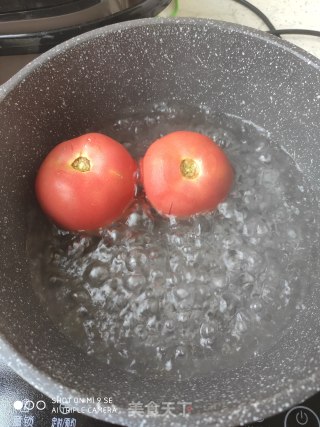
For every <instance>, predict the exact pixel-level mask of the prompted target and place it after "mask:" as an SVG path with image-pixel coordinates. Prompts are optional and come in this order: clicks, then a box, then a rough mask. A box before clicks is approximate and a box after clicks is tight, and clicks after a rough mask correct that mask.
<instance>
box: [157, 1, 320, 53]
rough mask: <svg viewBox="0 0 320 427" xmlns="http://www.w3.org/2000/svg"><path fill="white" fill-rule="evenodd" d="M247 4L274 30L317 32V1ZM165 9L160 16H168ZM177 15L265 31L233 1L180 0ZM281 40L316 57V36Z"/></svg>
mask: <svg viewBox="0 0 320 427" xmlns="http://www.w3.org/2000/svg"><path fill="white" fill-rule="evenodd" d="M250 2H251V3H252V4H253V5H254V6H256V7H258V8H259V9H260V10H261V11H262V12H263V13H264V14H265V15H267V17H268V18H269V19H270V21H271V22H272V23H273V25H274V26H275V27H276V29H283V28H303V29H308V30H318V31H319V30H320V0H268V1H266V0H250ZM169 8H170V7H169ZM169 8H168V10H166V11H164V12H163V14H168V12H169ZM177 16H193V17H199V18H212V19H217V20H222V21H228V22H235V23H237V24H242V25H247V26H249V27H254V28H257V29H259V30H267V27H266V26H265V24H264V23H263V22H262V21H261V20H260V18H258V17H257V16H256V15H255V14H254V13H253V12H251V11H250V10H248V9H247V8H246V7H244V6H242V5H240V4H238V3H235V2H234V1H233V0H180V1H179V11H178V14H177ZM281 37H282V38H283V39H285V40H288V41H290V42H291V43H294V44H296V45H298V46H300V47H302V48H303V49H305V50H307V51H308V52H310V53H312V54H313V55H315V56H316V57H318V58H320V37H314V36H305V35H296V34H294V35H282V36H281Z"/></svg>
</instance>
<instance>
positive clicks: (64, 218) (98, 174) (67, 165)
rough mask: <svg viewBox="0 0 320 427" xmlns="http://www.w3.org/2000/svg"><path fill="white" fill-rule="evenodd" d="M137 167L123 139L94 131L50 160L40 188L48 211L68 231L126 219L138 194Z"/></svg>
mask: <svg viewBox="0 0 320 427" xmlns="http://www.w3.org/2000/svg"><path fill="white" fill-rule="evenodd" d="M136 170H137V165H136V162H135V161H134V159H133V158H132V157H131V155H130V154H129V153H128V151H127V150H126V149H125V148H124V147H123V146H122V145H121V144H120V143H118V142H117V141H115V140H113V139H111V138H109V137H108V136H105V135H102V134H99V133H88V134H86V135H82V136H79V137H78V138H74V139H70V140H69V141H65V142H62V143H61V144H58V145H57V146H56V147H54V148H53V150H52V151H50V153H49V154H48V155H47V157H46V158H45V159H44V161H43V163H42V165H41V166H40V169H39V171H38V175H37V178H36V183H35V188H36V194H37V197H38V200H39V203H40V205H41V207H42V209H43V210H44V212H45V213H46V214H47V215H48V216H49V217H51V218H52V219H53V220H54V221H55V222H56V223H57V224H59V225H60V226H62V227H63V228H66V229H68V230H95V229H97V228H99V227H103V226H105V225H108V224H110V223H112V222H113V221H115V220H117V219H118V218H120V217H121V216H122V215H123V213H124V212H125V210H126V209H127V207H128V206H129V205H130V204H131V202H132V201H133V199H134V197H135V192H136Z"/></svg>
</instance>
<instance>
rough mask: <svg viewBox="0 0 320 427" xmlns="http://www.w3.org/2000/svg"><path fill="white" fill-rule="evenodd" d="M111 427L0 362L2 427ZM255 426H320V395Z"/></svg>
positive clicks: (0, 417)
mask: <svg viewBox="0 0 320 427" xmlns="http://www.w3.org/2000/svg"><path fill="white" fill-rule="evenodd" d="M108 426H109V427H111V426H114V424H110V423H107V422H103V421H98V420H95V419H93V418H89V417H87V416H85V415H83V414H80V413H77V412H68V409H67V408H65V407H64V406H60V405H59V404H57V403H54V402H52V400H51V399H49V398H48V397H47V396H44V395H43V394H42V393H40V392H39V391H37V390H36V389H34V388H33V387H32V386H30V385H29V384H28V383H27V382H25V381H24V380H23V379H22V378H20V377H19V376H18V375H17V374H16V373H15V372H13V371H12V370H11V369H9V368H8V367H7V366H6V365H5V364H3V363H1V362H0V427H108ZM250 426H252V427H253V426H255V427H258V426H259V427H280V426H281V427H299V426H304V427H320V393H318V394H316V395H315V396H313V397H311V398H310V399H308V400H306V401H305V402H303V403H301V405H297V406H295V407H293V408H291V409H289V410H288V411H286V412H283V413H281V414H278V415H275V416H273V417H270V418H267V419H264V420H260V421H259V422H256V423H253V424H250ZM247 427H249V425H248V426H247Z"/></svg>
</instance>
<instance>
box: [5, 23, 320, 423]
mask: <svg viewBox="0 0 320 427" xmlns="http://www.w3.org/2000/svg"><path fill="white" fill-rule="evenodd" d="M319 68H320V64H319V61H317V60H316V59H315V58H313V57H312V56H310V55H307V54H306V53H304V52H303V51H302V50H300V49H298V48H295V47H293V46H292V45H290V44H289V43H285V42H282V41H280V40H278V39H277V38H275V37H272V36H269V35H266V34H263V33H261V32H258V31H253V30H251V29H248V28H245V27H241V26H236V25H232V24H227V23H221V22H214V21H206V20H191V19H190V20H189V19H183V20H161V19H150V20H141V21H136V22H131V23H128V22H126V23H122V24H116V25H113V26H110V27H106V28H103V29H100V30H96V31H93V32H91V33H87V34H84V35H82V36H80V37H77V38H75V39H72V40H71V41H69V42H66V43H64V44H63V45H60V46H58V47H56V48H54V49H53V50H51V51H49V52H47V53H46V54H44V55H43V56H42V57H40V58H38V59H37V60H36V61H34V62H33V63H32V64H31V65H29V66H27V67H26V68H24V70H23V71H22V72H20V73H19V74H18V75H17V76H16V77H14V78H13V79H11V80H10V81H9V82H8V83H7V84H6V85H5V86H4V87H3V88H2V89H1V92H0V97H2V98H3V99H2V101H1V104H0V141H1V144H0V150H1V153H0V159H1V160H0V161H1V168H0V183H1V184H0V197H1V203H0V210H1V212H0V221H1V237H2V238H1V246H0V257H1V271H0V277H1V280H0V294H1V297H0V310H1V333H2V337H3V338H2V342H1V352H2V354H3V355H4V357H5V358H6V360H7V361H8V362H9V364H11V365H12V367H13V368H14V369H15V370H16V371H17V372H18V373H20V374H21V375H22V376H23V377H24V378H26V379H27V380H28V381H29V382H30V383H31V384H33V385H35V386H36V387H38V388H40V389H41V390H42V391H44V392H45V393H47V394H49V395H50V396H52V397H55V396H57V395H58V394H61V393H64V395H66V396H80V395H81V396H84V397H90V396H112V397H113V402H114V403H115V405H116V406H117V407H118V413H117V414H112V415H110V414H109V415H108V414H105V415H104V414H102V413H100V414H98V415H96V416H99V417H100V418H102V419H108V420H111V421H113V422H117V423H123V424H125V425H140V423H141V421H142V420H141V419H140V418H138V419H135V418H132V417H128V405H129V403H130V402H131V401H138V400H139V401H141V402H144V403H147V402H150V401H152V400H153V401H155V402H168V401H169V402H178V401H187V402H192V406H193V413H192V415H191V416H190V418H189V419H186V418H179V417H176V418H171V419H168V420H165V419H163V418H162V417H156V418H152V419H151V418H150V419H149V420H148V422H147V425H150V426H152V425H160V424H163V425H166V426H169V425H190V426H195V425H206V424H211V425H214V426H222V425H224V426H226V425H233V424H239V423H240V422H248V421H251V420H253V419H254V418H255V419H258V418H261V417H264V416H266V415H270V414H272V413H274V412H276V411H280V410H281V409H283V408H285V407H287V406H288V405H290V404H292V403H295V402H298V401H300V400H302V399H303V398H305V397H307V396H308V395H310V394H312V393H313V392H314V391H316V390H317V389H318V388H319V384H320V381H319V380H320V379H319V377H320V375H319V373H318V367H319V366H320V363H319V362H320V360H319V359H320V357H319V354H320V314H319V308H318V307H319V306H320V287H319V286H318V283H319V277H318V276H317V275H316V272H314V274H313V275H312V279H311V280H312V283H311V284H310V285H311V289H312V291H311V293H310V295H308V296H307V297H306V300H305V301H304V304H305V306H306V310H303V311H301V312H300V314H299V316H298V317H296V318H295V320H294V321H293V323H292V325H291V326H290V327H289V328H288V330H287V331H286V334H285V335H284V336H283V338H282V339H281V340H280V342H277V343H275V346H274V347H273V348H272V349H270V350H269V351H268V352H266V353H265V354H264V356H263V357H259V358H253V359H250V360H247V361H246V363H244V364H243V366H241V367H239V368H236V369H233V370H230V371H226V372H219V373H216V372H212V373H211V374H210V375H207V376H206V377H202V378H194V379H190V380H186V381H181V382H174V381H170V380H168V381H162V380H155V379H152V378H143V377H140V378H139V377H136V376H134V375H133V374H129V373H127V372H121V371H117V370H116V369H114V368H110V367H108V366H107V365H105V364H104V363H103V362H101V361H97V360H95V359H94V358H92V357H89V356H88V355H86V354H84V353H83V352H82V351H81V350H80V349H79V348H76V347H75V346H74V345H73V344H72V343H70V342H69V341H68V340H67V339H66V338H65V337H64V336H63V335H62V334H61V333H60V332H59V331H58V330H57V329H56V327H55V326H54V325H53V324H52V322H51V321H50V319H49V318H48V316H47V315H46V312H45V309H44V307H42V306H41V305H40V303H39V301H38V299H37V298H36V296H35V295H34V292H33V289H32V286H31V283H30V273H29V269H28V260H27V257H26V252H25V242H26V217H27V212H26V210H27V208H28V206H29V202H30V200H32V199H33V197H34V196H33V180H34V176H35V171H36V170H37V168H38V166H39V164H40V161H41V159H42V158H43V157H44V155H45V154H46V153H47V152H48V150H49V149H50V148H51V147H53V146H54V145H55V144H56V143H57V142H58V141H62V140H66V139H69V138H71V137H74V136H76V135H79V134H81V133H84V132H85V131H86V129H87V128H93V127H96V128H97V129H99V128H102V127H103V123H104V122H105V121H106V119H107V118H108V116H109V115H110V114H111V113H114V112H121V109H122V108H123V107H126V106H128V105H130V106H132V105H139V106H141V105H144V104H147V103H148V104H150V102H158V101H165V100H170V101H173V102H180V103H186V104H189V105H200V104H203V105H207V106H208V107H209V108H211V109H212V110H215V111H223V112H226V113H231V114H235V115H237V116H241V117H242V118H244V119H247V120H252V121H253V122H254V123H255V124H257V125H260V126H262V127H264V128H265V129H267V130H268V131H270V132H271V138H272V140H273V141H274V142H275V143H281V144H282V145H283V146H285V148H286V149H287V151H288V152H289V154H291V155H293V153H294V155H295V159H296V161H297V162H298V164H299V166H300V167H301V169H302V170H303V172H304V174H305V175H306V176H307V177H308V179H310V181H312V182H313V184H314V186H315V190H316V191H318V189H319V178H320V145H319V140H320V120H319V119H320V108H319V98H320V90H319V88H320V71H319ZM316 255H317V254H315V256H316ZM306 268H308V266H306ZM90 405H91V406H92V404H90ZM81 406H84V404H81ZM179 423H180V424H179Z"/></svg>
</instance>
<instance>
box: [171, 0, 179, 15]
mask: <svg viewBox="0 0 320 427" xmlns="http://www.w3.org/2000/svg"><path fill="white" fill-rule="evenodd" d="M178 12H179V0H173V11H172V12H171V15H170V16H171V17H174V16H177V15H178Z"/></svg>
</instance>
